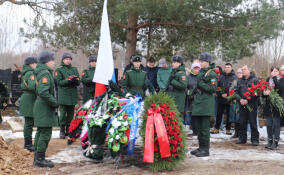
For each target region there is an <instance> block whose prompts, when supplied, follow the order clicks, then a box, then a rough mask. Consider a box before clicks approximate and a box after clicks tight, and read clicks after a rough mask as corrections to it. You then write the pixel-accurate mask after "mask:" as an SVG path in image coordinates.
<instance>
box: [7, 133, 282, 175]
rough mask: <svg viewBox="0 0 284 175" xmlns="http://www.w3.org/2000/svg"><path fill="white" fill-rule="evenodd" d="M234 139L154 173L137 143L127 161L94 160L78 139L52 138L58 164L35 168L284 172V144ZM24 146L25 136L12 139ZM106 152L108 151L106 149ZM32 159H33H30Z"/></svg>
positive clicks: (217, 174) (122, 174) (108, 173)
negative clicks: (274, 147) (256, 143)
mask: <svg viewBox="0 0 284 175" xmlns="http://www.w3.org/2000/svg"><path fill="white" fill-rule="evenodd" d="M187 142H188V149H189V150H192V149H193V148H195V147H196V145H197V144H196V140H195V138H191V137H189V138H188V141H187ZM234 142H235V140H223V141H218V142H214V143H211V156H210V157H207V158H196V157H193V156H191V155H189V156H188V157H187V159H186V160H185V161H184V162H183V163H182V164H181V165H180V166H179V167H177V168H176V169H175V170H174V171H171V172H161V173H153V172H152V171H151V170H150V168H149V167H148V165H147V164H145V163H143V162H142V154H143V151H142V150H141V148H139V147H137V149H136V155H135V156H134V157H125V159H124V163H122V162H121V161H116V160H113V159H110V158H108V155H107V156H106V157H105V159H104V162H103V163H95V162H93V161H92V160H90V159H87V158H85V157H83V156H82V150H81V148H80V144H79V143H75V144H74V145H72V146H69V147H68V146H67V145H66V140H60V139H52V141H51V142H50V146H49V148H48V150H47V155H48V156H49V158H51V159H52V160H53V161H55V162H61V163H56V164H55V167H54V168H52V169H50V168H35V174H55V175H60V174H71V175H72V174H74V175H78V174H80V175H88V174H92V175H96V174H98V175H102V174H103V175H141V174H143V175H151V174H158V175H187V174H188V175H190V174H205V175H207V174H208V175H211V174H212V175H223V174H224V175H227V174H232V175H234V174H236V175H248V174H250V175H254V174H257V175H260V174H266V175H268V174H269V175H270V174H271V175H278V174H279V175H280V174H283V172H284V154H283V150H284V145H282V144H281V145H280V149H279V150H277V151H268V150H266V149H265V148H264V144H265V142H261V144H262V145H260V146H258V147H253V146H251V145H250V144H246V145H236V144H235V143H234ZM12 143H13V144H15V145H18V146H20V147H22V145H23V140H22V139H17V140H14V141H12ZM106 154H108V153H107V151H106ZM30 161H32V160H30Z"/></svg>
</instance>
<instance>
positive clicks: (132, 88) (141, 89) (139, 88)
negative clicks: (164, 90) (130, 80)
mask: <svg viewBox="0 0 284 175" xmlns="http://www.w3.org/2000/svg"><path fill="white" fill-rule="evenodd" d="M130 89H141V90H143V88H142V87H130Z"/></svg>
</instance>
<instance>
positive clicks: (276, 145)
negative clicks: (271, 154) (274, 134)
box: [270, 140, 278, 150]
mask: <svg viewBox="0 0 284 175" xmlns="http://www.w3.org/2000/svg"><path fill="white" fill-rule="evenodd" d="M277 148H278V140H274V142H273V143H272V146H271V148H270V149H272V150H276V149H277Z"/></svg>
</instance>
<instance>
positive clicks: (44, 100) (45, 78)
mask: <svg viewBox="0 0 284 175" xmlns="http://www.w3.org/2000/svg"><path fill="white" fill-rule="evenodd" d="M54 66H55V61H54V54H53V53H51V52H48V51H43V52H41V53H40V57H39V63H38V64H37V67H36V69H35V80H36V83H35V84H36V94H37V98H36V100H35V103H34V109H33V115H34V125H35V126H37V132H36V135H35V144H34V145H35V153H34V165H35V166H38V167H50V168H52V167H54V164H53V163H52V162H51V161H47V160H46V159H45V152H46V150H47V147H48V144H49V141H50V139H51V135H52V127H53V126H58V117H57V116H56V114H55V110H56V108H57V107H58V103H57V100H56V98H55V90H54V88H55V83H54V79H53V75H52V71H53V69H54ZM30 79H32V78H30Z"/></svg>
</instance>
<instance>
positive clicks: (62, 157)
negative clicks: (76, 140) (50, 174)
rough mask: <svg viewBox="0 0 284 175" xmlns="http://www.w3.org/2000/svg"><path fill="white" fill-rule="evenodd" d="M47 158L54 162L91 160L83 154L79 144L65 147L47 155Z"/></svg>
mask: <svg viewBox="0 0 284 175" xmlns="http://www.w3.org/2000/svg"><path fill="white" fill-rule="evenodd" d="M47 159H48V160H51V161H52V162H54V163H74V162H82V161H83V162H86V161H90V160H91V159H89V158H86V157H85V156H84V155H83V151H82V148H81V147H80V146H76V147H75V146H74V147H68V148H65V149H64V150H62V151H60V152H58V153H56V154H54V155H52V156H50V157H48V158H47Z"/></svg>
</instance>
